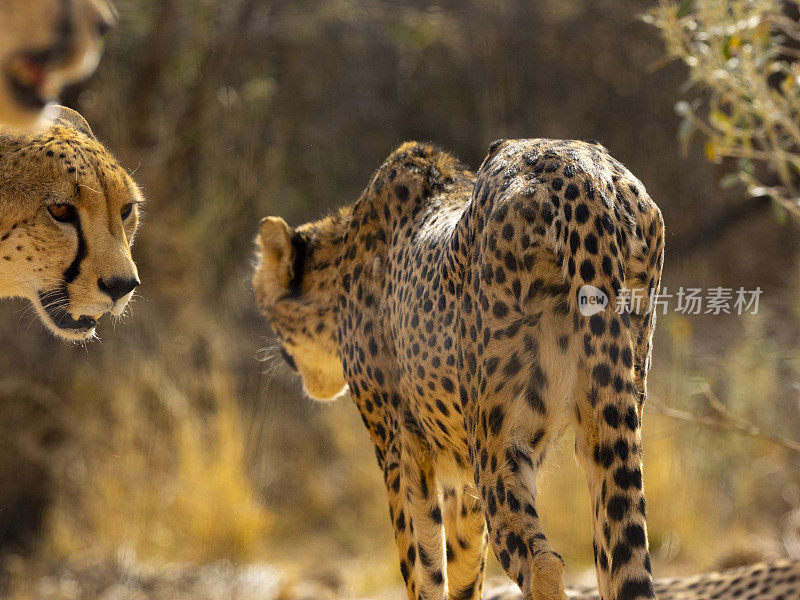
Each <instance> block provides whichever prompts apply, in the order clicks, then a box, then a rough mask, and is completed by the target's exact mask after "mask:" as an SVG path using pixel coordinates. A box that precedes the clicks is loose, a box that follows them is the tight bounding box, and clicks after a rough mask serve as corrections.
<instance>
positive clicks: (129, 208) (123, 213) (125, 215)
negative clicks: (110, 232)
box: [119, 202, 133, 221]
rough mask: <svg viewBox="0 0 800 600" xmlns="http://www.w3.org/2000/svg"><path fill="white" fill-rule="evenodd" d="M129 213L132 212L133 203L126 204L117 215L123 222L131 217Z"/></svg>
mask: <svg viewBox="0 0 800 600" xmlns="http://www.w3.org/2000/svg"><path fill="white" fill-rule="evenodd" d="M131 212H133V202H128V203H127V204H126V205H125V206H123V207H122V210H120V211H119V215H120V216H121V217H122V220H123V221H124V220H125V219H127V218H128V217H130V216H131Z"/></svg>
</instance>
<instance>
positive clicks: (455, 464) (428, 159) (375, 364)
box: [253, 139, 664, 600]
mask: <svg viewBox="0 0 800 600" xmlns="http://www.w3.org/2000/svg"><path fill="white" fill-rule="evenodd" d="M257 245H258V252H257V267H256V271H255V273H254V276H253V287H254V291H255V294H256V298H257V301H258V303H259V305H260V308H261V309H262V311H263V312H264V314H265V316H266V317H267V320H268V322H269V323H270V324H271V326H272V328H273V329H274V331H275V333H276V335H277V337H278V340H279V343H280V347H281V352H282V354H283V355H284V357H285V358H286V360H287V361H288V362H289V364H290V366H293V367H294V368H295V369H296V370H297V371H298V372H299V373H300V375H301V376H302V380H303V384H304V388H305V391H306V392H307V393H308V394H309V395H310V396H311V397H313V398H317V399H321V400H324V399H331V398H334V397H337V396H338V395H340V393H341V392H342V391H343V390H345V389H346V388H348V389H349V391H350V394H351V395H352V398H353V400H354V402H355V404H356V406H357V408H358V410H359V412H360V414H361V417H362V419H363V421H364V424H365V425H366V427H367V429H368V431H369V434H370V436H371V439H372V442H373V443H374V446H375V454H376V456H377V461H378V464H379V466H380V468H381V469H382V471H383V477H384V481H385V484H386V489H387V494H388V500H389V513H390V518H391V521H392V524H393V525H394V531H395V538H396V542H397V548H398V552H399V557H400V570H401V573H402V575H403V578H404V580H405V582H406V589H407V593H408V597H409V599H410V600H443V599H445V598H447V599H449V600H476V599H478V598H480V597H481V591H482V586H483V578H484V570H485V554H486V546H487V543H491V546H492V548H493V550H494V553H495V555H496V556H497V558H498V559H499V561H500V563H501V565H502V566H503V568H504V569H505V571H506V573H507V574H508V575H509V576H510V578H511V579H512V580H513V581H515V582H516V583H517V585H518V586H519V588H520V589H521V591H522V596H523V598H525V599H526V600H530V599H534V600H556V599H558V600H562V599H564V598H566V595H565V589H564V583H563V561H562V559H561V557H560V556H559V555H558V554H557V553H556V552H555V551H554V550H553V548H552V547H551V546H550V544H549V542H548V540H547V538H546V536H545V533H544V531H543V529H542V525H541V522H540V519H539V514H538V512H537V507H536V476H537V472H538V471H539V468H540V466H541V465H542V462H543V461H544V458H545V456H546V454H547V451H548V449H550V448H551V447H552V446H553V445H554V444H555V442H556V440H557V439H558V438H559V436H560V435H561V434H562V433H563V432H564V430H565V428H566V427H567V426H568V425H571V426H572V427H573V428H574V430H575V434H576V444H575V451H576V454H577V457H578V459H579V461H580V463H581V464H582V466H583V468H584V470H585V472H586V478H587V481H588V487H589V491H590V496H591V502H592V513H593V540H594V541H593V544H594V554H595V563H596V570H597V579H598V584H599V594H600V597H601V598H602V599H603V600H634V599H637V598H653V597H654V588H653V582H652V575H651V567H650V558H649V553H648V543H647V531H646V523H645V514H646V508H645V498H644V492H643V486H642V466H641V465H642V446H641V417H642V407H643V403H644V401H645V396H646V375H647V371H648V368H649V366H650V354H651V352H650V350H651V340H652V335H653V329H654V327H655V314H654V312H653V311H650V310H648V308H649V305H650V301H651V300H652V298H653V297H654V295H655V294H657V292H658V290H659V286H660V278H661V270H662V265H663V256H664V224H663V220H662V217H661V213H660V211H659V209H658V208H657V207H656V205H655V204H654V202H653V201H652V200H651V199H650V197H649V196H648V195H647V193H646V191H645V188H644V186H643V185H642V183H641V182H640V181H639V180H638V179H636V178H635V177H634V176H633V175H632V174H631V173H630V172H629V171H628V170H627V169H626V168H625V167H624V166H623V165H622V164H620V163H619V162H618V161H617V160H615V159H614V158H612V157H611V156H610V154H609V153H608V151H607V150H606V149H605V148H604V147H603V146H601V145H600V144H598V143H594V142H582V141H563V140H545V139H534V140H505V141H502V140H501V141H498V142H495V143H493V144H492V145H491V146H490V149H489V155H488V156H487V157H486V159H485V160H484V161H483V164H482V165H481V167H480V169H479V170H478V172H477V174H474V173H472V172H470V171H468V170H467V169H466V168H465V167H463V166H461V164H460V163H459V162H458V161H457V160H456V159H455V158H453V157H452V156H451V155H449V154H448V153H446V152H444V151H441V150H439V149H437V148H435V147H433V146H431V145H429V144H422V143H416V142H409V143H406V144H403V145H402V146H400V147H399V148H398V149H397V150H395V151H394V152H393V153H392V154H391V155H390V156H389V157H388V159H387V160H386V161H385V162H384V163H383V165H382V166H381V167H380V168H379V169H378V170H377V172H376V173H375V174H374V176H373V177H372V180H371V181H370V183H369V185H368V186H367V188H366V189H365V191H364V192H363V193H362V195H361V197H360V198H359V199H358V201H357V202H356V203H355V204H353V205H352V206H349V207H346V208H343V209H341V210H339V211H338V212H336V213H334V214H333V215H331V216H329V217H326V218H324V219H321V220H318V221H314V222H311V223H306V224H304V225H301V226H299V227H297V228H296V229H293V228H291V227H289V226H288V225H287V224H286V222H285V221H284V220H283V219H281V218H279V217H267V218H265V219H263V220H262V222H261V225H260V231H259V235H258V236H257ZM587 290H588V292H587ZM634 293H635V294H634ZM633 295H636V297H637V298H638V299H639V302H637V303H633V302H629V301H627V300H626V298H629V297H631V296H633ZM584 297H591V298H595V299H598V300H597V303H595V304H594V305H586V306H584V305H583V304H582V298H584ZM600 299H605V302H602V301H601V300H600Z"/></svg>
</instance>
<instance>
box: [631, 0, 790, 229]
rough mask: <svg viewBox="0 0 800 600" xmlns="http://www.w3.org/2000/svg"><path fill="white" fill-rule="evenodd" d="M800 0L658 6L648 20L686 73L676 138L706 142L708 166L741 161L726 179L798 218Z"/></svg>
mask: <svg viewBox="0 0 800 600" xmlns="http://www.w3.org/2000/svg"><path fill="white" fill-rule="evenodd" d="M797 8H798V6H797V0H791V1H789V2H781V1H780V0H759V1H754V0H684V1H683V2H681V3H680V4H675V3H672V2H668V1H666V0H661V2H660V4H659V6H658V7H657V8H655V9H654V10H653V11H651V12H650V13H649V14H648V15H646V16H645V20H646V21H647V22H649V23H651V24H652V25H654V26H656V27H658V28H659V29H660V31H661V34H662V36H663V38H664V41H665V44H666V49H667V52H668V54H669V56H670V57H671V58H673V59H678V60H681V61H683V62H684V63H685V64H686V65H687V67H688V68H689V82H688V85H687V90H691V89H695V90H696V92H695V97H694V98H693V99H691V100H683V101H680V102H678V103H677V104H676V107H675V110H676V112H677V113H678V115H679V116H680V117H682V122H681V124H680V126H679V129H678V135H679V138H680V139H681V141H682V143H683V144H684V148H686V146H687V144H688V142H689V140H690V139H691V137H692V136H693V134H695V133H698V134H700V135H701V136H702V137H703V138H704V139H705V153H706V156H707V157H708V158H709V160H712V161H714V162H720V161H721V160H722V159H724V158H729V159H733V160H735V161H736V170H735V172H733V173H731V174H729V175H728V176H726V177H725V178H723V180H722V182H721V183H722V185H723V186H724V187H730V186H732V185H735V184H736V183H737V182H741V183H743V184H744V185H745V187H746V189H747V192H748V194H749V195H750V196H753V197H768V198H771V199H772V200H773V201H775V202H776V203H777V205H778V206H780V207H782V208H783V209H785V210H786V211H788V212H789V213H790V214H792V215H794V216H795V217H796V218H798V219H800V125H798V124H799V123H800V63H798V58H800V22H798V21H797V20H795V19H794V18H790V16H788V15H790V14H793V13H792V10H790V9H795V10H796V9H797Z"/></svg>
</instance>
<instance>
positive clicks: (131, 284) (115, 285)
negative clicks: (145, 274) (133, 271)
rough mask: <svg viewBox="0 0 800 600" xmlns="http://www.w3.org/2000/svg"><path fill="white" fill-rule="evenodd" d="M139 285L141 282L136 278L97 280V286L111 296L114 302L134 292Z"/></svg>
mask: <svg viewBox="0 0 800 600" xmlns="http://www.w3.org/2000/svg"><path fill="white" fill-rule="evenodd" d="M137 285H139V280H138V279H137V278H135V277H131V278H125V277H112V278H111V279H98V280H97V286H98V287H99V288H100V289H101V290H102V291H103V292H105V293H106V294H108V295H109V296H111V299H112V300H113V301H114V302H116V301H117V300H119V299H120V298H122V297H123V296H125V295H126V294H129V293H130V292H132V291H133V289H134V288H135V287H136V286H137Z"/></svg>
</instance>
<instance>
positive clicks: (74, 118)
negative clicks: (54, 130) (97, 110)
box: [47, 104, 97, 139]
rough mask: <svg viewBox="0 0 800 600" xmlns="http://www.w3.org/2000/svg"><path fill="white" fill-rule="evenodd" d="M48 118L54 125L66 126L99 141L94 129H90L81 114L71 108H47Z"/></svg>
mask: <svg viewBox="0 0 800 600" xmlns="http://www.w3.org/2000/svg"><path fill="white" fill-rule="evenodd" d="M47 117H48V118H49V119H50V120H51V121H52V122H53V123H59V124H61V125H66V126H67V127H69V128H71V129H74V130H75V131H79V132H80V133H82V134H83V135H85V136H87V137H90V138H92V139H97V138H95V137H94V132H92V128H91V127H89V123H87V122H86V119H84V118H83V117H82V116H81V115H80V113H78V112H77V111H74V110H72V109H71V108H67V107H66V106H60V105H58V104H55V105H53V106H49V107H48V108H47Z"/></svg>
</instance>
